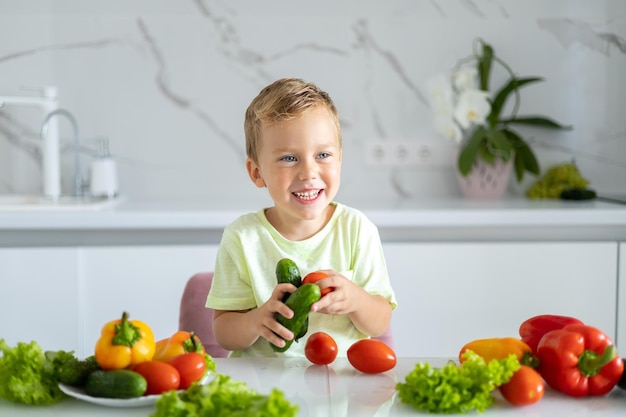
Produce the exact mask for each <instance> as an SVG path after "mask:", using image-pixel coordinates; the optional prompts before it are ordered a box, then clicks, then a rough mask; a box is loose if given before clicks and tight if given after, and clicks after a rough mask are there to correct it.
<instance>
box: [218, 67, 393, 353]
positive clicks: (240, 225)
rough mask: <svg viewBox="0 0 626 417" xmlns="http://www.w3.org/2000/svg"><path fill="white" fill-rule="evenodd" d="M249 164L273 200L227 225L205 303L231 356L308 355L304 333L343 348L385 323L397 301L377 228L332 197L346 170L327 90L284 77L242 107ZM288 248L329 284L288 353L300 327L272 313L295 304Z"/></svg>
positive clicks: (380, 329) (322, 282) (294, 257)
mask: <svg viewBox="0 0 626 417" xmlns="http://www.w3.org/2000/svg"><path fill="white" fill-rule="evenodd" d="M244 130H245V134H246V153H247V159H246V169H247V171H248V175H249V176H250V179H251V180H252V182H253V183H254V184H255V185H256V186H257V187H266V188H267V191H268V192H269V195H270V197H271V198H272V200H273V202H274V206H273V207H269V208H265V209H262V210H260V211H258V212H257V213H250V214H247V215H244V216H242V217H240V218H239V219H237V220H235V221H234V222H233V223H231V224H230V225H228V226H227V227H226V228H225V229H224V234H223V237H222V241H221V243H220V247H219V250H218V253H217V259H216V264H215V276H214V278H213V285H212V287H211V291H210V292H209V296H208V298H207V304H206V305H207V307H209V308H213V309H214V310H215V312H214V318H213V332H214V334H215V338H216V340H217V342H218V343H219V344H220V345H221V346H222V347H224V348H225V349H227V350H231V351H233V352H231V357H239V356H301V357H302V356H304V346H305V344H306V338H307V337H308V335H310V334H312V333H314V332H316V331H324V332H326V333H328V334H330V335H331V336H332V337H333V338H334V339H335V341H336V342H337V345H338V348H339V351H338V352H339V356H345V355H346V351H347V349H348V348H349V347H350V346H351V345H352V343H354V342H355V341H357V340H359V339H364V338H367V337H369V336H374V337H375V336H378V335H381V334H382V333H384V332H385V330H386V329H387V328H388V327H389V324H390V320H391V311H392V309H393V308H395V306H396V300H395V295H394V293H393V290H392V288H391V285H390V282H389V277H388V274H387V269H386V264H385V259H384V257H383V252H382V245H381V242H380V237H379V235H378V230H377V228H376V227H375V226H374V224H373V223H371V222H370V221H369V220H368V219H367V218H366V217H365V216H364V215H363V214H362V213H361V212H359V211H357V210H354V209H352V208H349V207H346V206H344V205H342V204H339V203H336V202H334V201H333V199H334V198H335V196H336V194H337V192H338V190H339V183H340V176H341V157H342V155H341V152H342V150H341V130H340V125H339V116H338V113H337V110H336V108H335V106H334V104H333V102H332V100H331V98H330V97H329V95H328V94H327V93H326V92H324V91H321V90H320V89H319V88H317V87H316V86H315V85H314V84H311V83H306V82H304V81H302V80H299V79H294V78H285V79H280V80H278V81H275V82H274V83H272V84H270V85H269V86H267V87H265V88H264V89H263V90H261V92H260V93H259V95H258V96H257V97H256V98H255V99H254V100H253V101H252V103H251V104H250V106H249V107H248V109H247V111H246V116H245V123H244ZM281 258H290V259H292V260H293V261H294V262H295V263H296V265H298V267H299V269H300V272H301V274H302V276H303V277H304V276H305V275H306V274H307V273H309V272H312V271H316V270H324V272H326V273H328V274H329V277H328V278H324V279H322V280H320V281H318V282H317V283H318V285H319V286H320V287H321V288H329V287H332V288H333V291H332V292H330V293H329V294H327V295H325V296H324V297H322V298H321V299H320V300H319V301H318V302H317V303H315V304H313V306H312V307H311V311H312V312H311V313H310V315H309V330H308V332H307V335H306V336H304V337H303V338H302V339H300V340H299V343H294V344H292V345H291V347H290V348H289V349H288V350H287V351H286V352H284V353H276V352H274V351H273V350H272V348H271V346H270V342H271V343H273V344H274V345H276V346H279V347H282V346H284V344H285V342H284V340H286V339H293V337H294V335H293V334H292V332H290V331H289V330H288V329H287V328H285V327H283V326H282V325H280V324H279V323H278V322H277V321H276V315H277V314H281V315H283V316H285V317H286V318H291V317H292V316H293V312H292V311H291V310H290V309H289V308H288V307H287V306H286V305H285V304H284V303H283V302H282V301H281V299H282V297H283V295H284V294H286V293H292V292H293V291H295V290H296V287H295V286H294V285H291V284H277V281H276V275H275V268H276V264H277V263H278V261H279V260H280V259H281Z"/></svg>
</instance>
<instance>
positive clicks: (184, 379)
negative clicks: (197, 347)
mask: <svg viewBox="0 0 626 417" xmlns="http://www.w3.org/2000/svg"><path fill="white" fill-rule="evenodd" d="M167 363H169V364H170V365H172V366H173V367H174V368H176V369H177V370H178V373H179V374H180V387H179V388H180V389H187V388H189V386H190V385H191V384H192V383H194V382H196V381H199V380H200V379H201V378H202V377H203V376H204V374H205V373H206V363H205V362H204V356H203V355H202V354H200V353H196V352H190V353H183V354H182V355H178V356H176V357H175V358H173V359H170V360H169V361H168V362H167Z"/></svg>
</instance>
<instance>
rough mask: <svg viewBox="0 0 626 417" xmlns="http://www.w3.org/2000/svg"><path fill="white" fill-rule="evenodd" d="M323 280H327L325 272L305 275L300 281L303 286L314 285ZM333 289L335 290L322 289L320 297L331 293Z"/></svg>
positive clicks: (329, 288)
mask: <svg viewBox="0 0 626 417" xmlns="http://www.w3.org/2000/svg"><path fill="white" fill-rule="evenodd" d="M324 278H328V274H327V273H326V272H322V271H315V272H311V273H309V274H307V275H306V276H305V277H304V278H303V279H302V283H303V284H315V283H317V281H319V280H320V279H324ZM334 289H335V288H333V287H328V288H323V289H322V297H323V296H325V295H326V294H328V293H329V292H331V291H332V290H334Z"/></svg>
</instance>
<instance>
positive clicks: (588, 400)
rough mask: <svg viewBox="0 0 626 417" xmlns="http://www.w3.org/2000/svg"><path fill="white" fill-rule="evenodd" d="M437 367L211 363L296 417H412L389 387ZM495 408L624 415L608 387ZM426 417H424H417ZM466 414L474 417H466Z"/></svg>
mask: <svg viewBox="0 0 626 417" xmlns="http://www.w3.org/2000/svg"><path fill="white" fill-rule="evenodd" d="M423 361H427V362H430V363H432V364H433V366H442V365H443V364H444V363H445V362H446V359H443V358H419V359H418V358H399V359H398V365H397V366H396V367H395V368H394V369H393V370H391V371H389V372H386V373H384V374H378V375H366V374H362V373H360V372H358V371H356V370H354V368H352V366H351V365H350V364H349V363H348V362H347V360H346V359H337V360H336V361H335V362H334V363H333V364H332V365H330V366H328V367H323V366H315V365H311V364H310V363H309V362H308V361H307V360H306V359H276V358H263V359H216V362H217V368H218V372H220V373H222V374H226V375H229V376H231V377H232V378H233V379H236V380H241V381H245V382H247V383H248V385H249V386H250V387H251V388H254V389H256V390H257V391H259V392H261V393H263V394H267V393H269V391H270V390H271V388H273V387H276V388H278V389H280V390H282V391H283V392H284V393H285V394H286V396H287V398H288V399H289V400H290V401H292V402H295V403H297V404H298V405H299V407H300V412H299V414H298V416H301V417H305V416H320V417H366V416H367V417H369V416H415V415H419V414H423V413H419V412H418V411H416V410H415V409H413V408H412V407H410V406H407V405H405V404H402V403H400V401H399V399H398V398H397V395H396V394H395V384H396V382H398V381H404V376H405V375H406V374H407V373H408V372H410V371H411V370H413V368H414V366H415V364H416V363H417V362H423ZM494 396H495V397H496V403H495V404H494V405H493V406H492V407H491V408H489V409H487V411H486V412H485V413H484V414H483V415H485V416H487V417H488V416H533V417H544V416H545V417H560V416H564V417H570V416H576V417H582V416H590V417H591V416H593V417H597V416H599V417H602V416H605V417H613V416H623V415H625V413H626V391H623V390H621V389H619V388H614V389H613V391H612V392H611V393H610V394H609V395H606V396H604V397H585V398H572V397H568V396H565V395H563V394H560V393H558V392H555V391H552V390H551V389H549V388H548V389H547V391H546V394H545V396H544V398H543V399H542V400H541V401H540V402H539V403H537V404H534V405H531V406H526V407H513V406H511V405H509V404H508V403H506V402H505V401H504V400H503V399H502V398H501V397H500V396H499V395H498V394H497V393H496V394H494ZM153 412H154V406H149V407H142V408H109V407H103V406H98V405H93V404H89V403H86V402H82V401H79V400H74V399H67V400H64V401H62V402H61V403H60V404H57V405H54V406H49V407H31V406H23V405H15V404H11V403H8V402H6V401H2V400H0V416H12V417H22V416H36V417H44V416H48V417H50V416H59V417H60V416H63V417H65V416H70V417H71V416H93V417H99V416H142V417H147V416H149V415H150V414H152V413H153ZM423 415H426V414H423ZM469 415H474V416H476V415H480V414H477V413H475V412H474V413H471V414H469Z"/></svg>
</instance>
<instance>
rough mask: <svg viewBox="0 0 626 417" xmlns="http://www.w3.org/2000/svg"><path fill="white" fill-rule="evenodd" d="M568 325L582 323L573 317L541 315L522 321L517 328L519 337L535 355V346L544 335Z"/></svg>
mask: <svg viewBox="0 0 626 417" xmlns="http://www.w3.org/2000/svg"><path fill="white" fill-rule="evenodd" d="M570 324H583V322H582V321H580V320H578V319H576V318H574V317H568V316H558V315H554V314H541V315H539V316H534V317H531V318H529V319H528V320H526V321H524V322H523V323H522V324H521V325H520V327H519V335H520V336H521V338H522V340H523V341H524V342H525V343H526V344H527V345H528V346H529V347H530V349H531V350H532V352H533V353H534V354H537V345H538V344H539V341H540V340H541V338H542V337H543V335H544V334H546V333H548V332H549V331H551V330H558V329H562V328H563V327H565V326H567V325H570Z"/></svg>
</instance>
